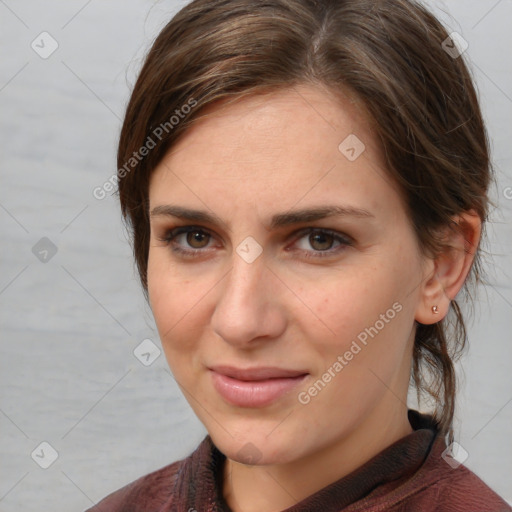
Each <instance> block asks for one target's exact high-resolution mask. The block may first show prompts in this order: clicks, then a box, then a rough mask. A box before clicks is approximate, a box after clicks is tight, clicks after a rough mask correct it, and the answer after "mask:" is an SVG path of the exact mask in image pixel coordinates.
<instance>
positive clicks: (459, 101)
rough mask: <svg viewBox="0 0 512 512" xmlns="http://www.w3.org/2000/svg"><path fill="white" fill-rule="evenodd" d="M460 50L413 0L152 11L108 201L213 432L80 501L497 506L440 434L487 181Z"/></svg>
mask: <svg viewBox="0 0 512 512" xmlns="http://www.w3.org/2000/svg"><path fill="white" fill-rule="evenodd" d="M461 51H462V48H461V47H460V42H458V41H457V39H456V38H455V36H452V37H450V36H449V35H448V33H447V32H446V31H445V29H444V28H443V27H442V26H441V25H440V23H439V22H438V21H437V20H436V19H435V18H434V17H433V16H432V15H431V14H430V13H429V12H427V11H426V10H425V9H424V8H423V7H421V6H420V5H418V4H416V3H415V2H412V1H406V0H383V1H379V2H375V1H366V0H346V1H341V0H330V1H329V0H317V1H315V0H269V1H265V2H250V1H249V0H214V1H212V0H195V1H193V2H192V3H190V4H189V5H187V6H185V7H184V8H183V9H182V10H181V11H180V12H179V13H178V14H177V15H176V16H175V17H174V18H173V20H171V22H170V23H169V24H168V25H167V26H166V27H165V28H164V29H163V30H162V32H161V33H160V35H159V36H158V38H157V39H156V41H155V43H154V44H153V47H152V48H151V50H150V52H149V54H148V56H147V59H146V62H145V64H144V67H143V69H142V71H141V73H140V76H139V78H138V81H137V83H136V85H135V88H134V91H133V94H132V97H131V100H130V103H129V105H128V108H127V112H126V117H125V120H124V124H123V128H122V133H121V138H120V143H119V151H118V164H119V165H118V168H119V171H118V181H119V196H120V201H121V208H122V212H123V215H124V216H125V218H126V220H127V221H128V223H129V226H130V228H131V230H132V234H133V243H134V254H135V259H136V261H137V265H138V270H139V273H140V277H141V282H142V285H143V288H144V291H145V293H146V297H147V298H148V300H149V303H150V305H151V308H152V311H153V314H154V317H155V320H156V324H157V327H158V331H159V335H160V338H161V341H162V346H163V348H164V351H165V354H166V357H167V360H168V363H169V366H170V368H171V370H172V372H173V374H174V376H175V378H176V381H177V382H178V384H179V385H180V387H181V389H182V390H183V392H184V394H185V397H186V398H187V400H188V401H189V403H190V405H191V407H192V408H193V409H194V411H195V413H196V414H197V416H198V417H199V419H200V420H201V421H202V423H203V424H204V425H205V427H206V429H207V431H208V436H207V437H206V438H205V440H204V441H203V442H202V443H201V444H200V446H199V447H198V448H197V449H196V450H195V451H194V453H192V454H191V455H190V456H189V457H188V458H186V459H184V460H183V461H178V462H175V463H174V464H171V465H170V466H167V467H165V468H163V469H160V470H158V471H156V472H154V473H152V474H150V475H147V476H145V477H142V478H140V479H139V480H137V481H136V482H133V483H132V484H130V485H128V486H126V487H125V488H123V489H121V490H119V491H117V492H115V493H113V494H111V495H110V496H109V497H107V498H106V499H105V500H103V501H102V502H101V503H100V504H98V505H97V507H95V509H97V510H105V511H129V510H133V511H135V510H137V511H139V510H140V511H142V510H144V511H171V510H172V511H178V510H179V511H189V512H190V511H194V510H195V511H203V510H212V511H213V510H218V511H221V510H222V511H227V510H231V511H234V512H267V511H268V512H274V511H280V510H288V511H311V510H323V511H325V510H332V511H338V510H347V511H348V510H354V511H355V510H375V511H377V510H379V511H381V510H396V511H398V510H404V511H405V510H407V511H410V510H414V511H423V510H432V511H433V510H443V511H447V510H453V511H457V510H464V511H466V510H479V511H481V510H486V511H487V510H488V511H491V510H492V511H498V510H500V511H502V510H503V511H504V510H511V509H510V507H509V506H508V505H507V504H506V503H505V501H503V500H502V499H501V498H500V497H499V496H497V495H496V494H495V493H494V492H493V491H492V490H491V489H490V488H489V487H487V486H486V485H485V484H484V483H483V482H482V481H481V480H480V479H479V478H478V477H476V476H475V475H474V474H473V473H471V472H470V471H469V470H468V469H466V468H465V467H464V466H463V465H461V464H460V460H457V459H456V458H454V453H455V452H456V451H457V450H459V458H460V454H461V453H462V455H464V451H463V448H461V447H459V446H458V445H457V444H456V443H452V441H453V432H452V421H453V415H454V403H455V374H454V367H453V359H454V357H455V356H456V355H457V353H458V352H459V351H460V349H461V348H462V346H463V345H464V341H465V327H464V319H463V317H462V313H461V311H460V310H459V307H458V306H457V302H456V301H455V298H456V296H457V295H458V294H459V292H460V291H461V290H465V289H466V283H468V282H469V281H470V280H471V279H472V278H477V277H478V273H479V252H478V249H479V245H480V240H481V234H482V229H483V225H484V222H485V220H486V216H487V189H488V186H489V183H490V181H491V178H492V176H491V170H490V164H489V155H488V144H487V138H486V132H485V127H484V125H483V122H482V117H481V113H480V109H479V105H478V101H477V97H476V94H475V90H474V87H473V84H472V82H471V79H470V76H469V74H468V71H467V68H466V66H465V64H464V61H463V57H462V56H461ZM411 381H412V384H413V385H414V387H415V388H416V391H417V394H418V398H420V399H425V400H426V401H427V402H428V400H430V403H433V404H434V407H433V410H432V411H430V413H428V414H427V413H424V414H420V413H419V412H417V411H414V410H411V409H408V406H407V395H408V390H409V384H410V382H411ZM462 458H463V457H462ZM91 510H92V509H91Z"/></svg>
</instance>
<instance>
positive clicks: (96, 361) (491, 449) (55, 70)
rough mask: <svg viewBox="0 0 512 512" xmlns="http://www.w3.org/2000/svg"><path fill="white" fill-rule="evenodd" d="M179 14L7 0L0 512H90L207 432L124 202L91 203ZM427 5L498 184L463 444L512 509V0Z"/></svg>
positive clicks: (465, 399) (461, 428)
mask: <svg viewBox="0 0 512 512" xmlns="http://www.w3.org/2000/svg"><path fill="white" fill-rule="evenodd" d="M182 5H184V3H183V2H181V3H178V2H175V1H165V2H164V1H162V2H156V3H155V2H151V1H149V0H132V1H130V2H125V1H122V0H110V1H108V2H106V1H100V0H89V1H85V0H72V1H71V0H68V1H66V2H56V1H48V2H36V1H35V0H20V1H17V2H15V1H14V0H0V42H1V69H0V112H1V118H0V119H1V124H0V151H1V154H0V165H1V188H0V224H1V230H2V238H1V240H2V242H1V247H2V249H1V273H0V315H1V335H2V337H1V356H0V385H1V399H0V432H1V438H0V449H1V462H0V511H1V512H15V511H16V512H18V511H20V510H23V511H24V512H32V511H34V512H35V511H36V510H37V511H38V510H52V511H54V512H60V511H62V512H64V511H66V512H69V511H71V510H74V511H80V510H83V509H85V508H87V507H90V506H92V504H93V503H96V502H97V501H98V500H99V499H100V498H102V497H104V496H105V495H106V494H108V493H110V492H111V491H113V490H115V489H117V488H119V487H121V486H122V485H124V484H127V483H128V482H131V481H132V480H134V479H135V478H137V477H139V476H142V475H144V474H146V473H148V472H150V471H152V470H155V469H158V468H160V467H162V466H164V465H167V464H169V463H170V462H172V461H174V460H177V459H179V458H182V457H185V456H187V455H188V454H189V453H191V451H192V450H193V449H194V448H195V447H196V446H197V445H198V444H199V442H200V441H201V440H202V439H203V437H204V435H205V434H206V432H205V429H204V427H203V426H202V425H201V424H200V423H199V421H198V420H197V419H196V418H195V416H194V414H193V413H192V411H191V409H190V407H189V406H188V404H187V402H186V401H185V399H184V397H183V396H182V393H181V391H180V390H179V388H178V386H177V384H176V383H175V381H174V379H173V377H172V375H171V374H170V371H169V370H168V367H167V363H166V361H165V357H164V355H163V352H162V353H160V355H159V352H158V349H161V345H160V341H159V339H158V335H157V332H156V329H155V327H154V321H153V319H152V316H151V312H150V310H149V307H148V306H147V305H146V304H145V302H144V299H143V296H142V292H141V289H140V287H139V284H138V281H137V276H136V274H135V267H134V264H133V262H132V254H131V249H130V247H129V245H128V243H127V240H126V233H125V230H124V228H123V225H122V222H121V218H120V213H119V207H118V202H117V197H116V196H111V195H110V194H107V197H106V198H105V199H103V200H99V199H96V198H95V197H94V195H93V190H94V189H95V188H96V187H98V186H102V184H103V183H104V182H105V181H107V180H108V179H109V178H110V177H111V176H112V175H113V174H114V173H115V172H116V163H115V151H116V143H117V139H118V134H119V129H120V125H121V119H122V116H123V109H124V107H125V105H126V102H127V100H128V97H129V92H130V90H131V87H132V85H133V83H134V80H135V77H136V74H137V72H138V71H139V69H140V66H141V62H142V58H143V56H144V54H145V51H146V50H147V49H148V47H149V45H150V44H151V42H152V40H153V39H154V37H155V36H156V34H157V33H158V32H159V30H160V29H161V28H162V27H163V26H164V25H165V24H166V23H167V21H168V20H169V19H170V18H171V17H172V15H173V14H174V13H175V12H176V11H177V10H178V9H179V8H180V7H181V6H182ZM429 5H430V6H431V7H432V8H433V9H434V11H435V12H436V14H437V15H438V16H440V17H441V19H442V20H444V22H445V23H446V24H447V25H448V27H449V29H450V30H449V31H450V32H452V31H456V32H458V33H460V34H461V35H462V36H463V38H464V39H465V40H466V41H467V43H468V48H467V50H466V52H465V55H466V56H467V58H468V59H469V61H470V64H471V68H472V72H473V75H474V77H475V79H476V82H477V86H478V89H479V92H480V96H481V102H482V108H483V111H484V115H485V118H486V120H487V123H488V129H489V134H490V137H491V140H492V149H493V159H494V164H495V166H496V170H497V174H498V185H497V187H495V188H494V189H493V191H492V193H493V198H494V201H495V203H496V206H497V208H496V210H495V211H494V212H493V216H492V218H493V221H492V224H491V225H490V226H489V237H490V244H489V246H488V251H489V252H490V253H491V254H492V259H489V260H488V261H489V264H488V266H487V272H488V284H487V285H486V286H483V287H481V289H480V291H479V296H478V300H477V304H476V305H477V308H476V314H475V317H474V321H473V323H472V325H471V328H470V332H469V348H470V350H469V352H468V354H467V355H466V356H465V357H464V358H463V360H462V363H461V364H460V365H459V366H458V371H459V375H460V377H461V379H462V380H461V385H462V387H461V389H460V392H459V399H458V409H457V417H456V422H455V426H456V440H457V441H458V442H459V443H460V445H461V446H462V447H463V448H464V450H465V451H466V452H467V454H468V458H467V460H466V461H465V464H466V465H467V466H468V467H469V468H470V469H472V470H473V471H474V472H475V473H476V474H477V475H479V476H480V477H481V478H482V479H483V480H484V481H485V482H486V483H487V484H488V485H490V486H491V487H492V488H493V489H494V490H495V491H497V492H498V493H499V494H501V495H502V496H503V497H504V498H505V499H507V500H508V501H510V502H512V481H511V475H512V442H511V438H510V426H511V425H512V386H511V378H510V367H511V362H512V343H511V332H512V321H511V318H512V290H511V282H512V279H511V268H512V257H511V253H512V250H511V249H512V227H511V223H510V220H511V216H512V174H511V170H510V169H511V163H512V159H511V156H512V144H511V142H510V141H511V136H512V115H511V114H512V75H511V67H512V66H511V62H510V47H511V44H512V37H511V31H510V20H511V19H512V2H511V1H510V0H499V1H496V0H485V1H483V0H482V1H478V2H477V1H472V2H469V1H468V0H454V1H451V0H450V1H445V2H442V3H441V2H439V1H436V2H435V3H430V4H429ZM143 340H151V341H146V342H144V343H145V344H144V345H142V346H141V345H140V344H141V343H142V342H143ZM143 354H144V355H143ZM148 354H150V355H148ZM137 355H138V356H139V358H137ZM41 443H43V444H41ZM45 468H46V469H45Z"/></svg>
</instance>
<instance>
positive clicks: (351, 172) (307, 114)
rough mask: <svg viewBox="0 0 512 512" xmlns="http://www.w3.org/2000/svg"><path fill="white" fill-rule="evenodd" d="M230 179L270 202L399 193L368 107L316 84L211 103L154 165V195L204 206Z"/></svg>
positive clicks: (152, 198) (227, 187)
mask: <svg viewBox="0 0 512 512" xmlns="http://www.w3.org/2000/svg"><path fill="white" fill-rule="evenodd" d="M233 186H236V189H237V190H236V193H237V194H238V195H243V194H245V195H246V199H247V200H251V201H252V200H254V199H255V194H257V196H258V202H259V203H260V204H264V203H265V201H266V200H267V201H268V206H269V207H270V206H271V204H272V203H275V202H276V201H279V202H280V206H281V207H282V206H287V205H288V206H290V207H291V205H293V204H294V203H297V201H299V200H301V198H303V200H307V199H308V198H311V199H312V200H313V199H314V197H315V196H318V195H319V194H320V195H325V194H328V193H330V194H331V195H332V194H335V195H336V194H338V195H343V194H345V193H346V194H351V196H352V199H358V200H362V199H364V196H366V202H368V201H369V202H372V198H373V197H374V196H375V195H376V194H377V195H379V194H380V195H381V196H382V198H386V196H389V195H393V194H395V195H396V187H395V186H394V184H393V183H391V179H390V177H389V176H388V174H387V172H386V171H385V168H384V165H383V162H382V158H381V151H380V149H379V147H378V144H377V143H376V139H375V135H374V133H373V130H372V125H371V123H370V122H369V120H368V116H367V115H366V114H365V111H364V109H362V108H361V106H360V105H359V104H358V102H357V101H355V100H353V99H352V98H351V97H350V96H345V97H341V96H340V97H334V96H333V95H332V94H331V93H329V92H328V91H326V90H325V89H323V88H320V87H313V86H300V87H299V86H297V87H293V88H290V89H286V90H281V91H277V92H273V93H269V94H265V95H257V96H248V97H245V98H242V99H240V100H238V101H236V102H234V103H227V102H222V103H220V104H214V105H210V106H208V107H207V108H206V109H205V110H204V111H203V112H202V117H201V118H199V119H198V121H197V122H196V123H195V124H194V125H193V126H192V127H191V128H189V130H188V131H187V133H185V134H184V136H183V137H182V138H181V139H180V140H179V141H178V143H177V144H176V145H175V146H174V147H173V148H172V149H171V151H170V152H169V153H168V154H167V155H166V156H165V158H164V159H163V160H162V162H161V163H160V164H159V165H158V166H157V168H156V169H155V171H154V172H153V175H152V177H151V183H150V203H152V205H155V204H156V203H158V202H163V201H165V200H166V199H168V198H169V194H171V195H172V196H173V197H176V198H185V197H188V198H189V199H190V200H192V201H193V202H194V203H196V205H197V206H199V204H200V202H201V199H204V202H206V198H209V199H210V198H211V197H212V195H219V194H220V195H224V197H225V196H226V193H228V194H229V193H230V192H234V189H233V188H232V187H233ZM194 195H195V196H196V197H195V198H194V197H193V196H194ZM395 199H396V197H395ZM203 206H204V205H203Z"/></svg>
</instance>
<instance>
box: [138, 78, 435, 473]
mask: <svg viewBox="0 0 512 512" xmlns="http://www.w3.org/2000/svg"><path fill="white" fill-rule="evenodd" d="M209 112H210V115H209V116H208V117H206V118H203V119H201V120H200V121H199V122H198V123H197V125H195V126H194V127H193V128H191V129H190V130H189V131H188V132H187V133H186V134H185V136H184V137H183V138H182V139H181V140H180V141H179V143H178V144H177V145H176V146H175V147H174V148H173V150H172V151H171V152H170V153H169V154H168V155H167V156H166V157H165V158H164V159H163V160H162V162H161V163H160V164H159V165H158V167H157V168H156V169H155V171H154V173H153V175H152V179H151V182H150V188H149V199H150V211H151V242H150V250H149V262H148V291H149V298H150V303H151V308H152V311H153V314H154V317H155V320H156V324H157V327H158V331H159V334H160V338H161V341H162V345H163V348H164V351H165V354H166V357H167V360H168V363H169V366H170V368H171V370H172V372H173V374H174V376H175V378H176V380H177V382H178V383H179V385H180V386H181V388H182V390H183V392H184V395H185V397H186V398H187V400H188V401H189V403H190V405H191V407H192V408H193V409H194V411H195V413H196V414H197V416H198V417H199V419H200V420H201V421H202V423H203V424H204V425H205V427H206V428H207V430H208V432H209V434H210V435H211V437H212V439H213V441H214V443H215V444H216V445H217V446H218V447H219V449H220V450H221V451H222V452H223V453H224V454H226V455H227V456H228V457H229V458H231V459H233V460H236V461H239V462H255V463H258V464H279V463H286V462H290V461H294V460H297V459H298V458H300V457H306V456H308V455H312V454H314V453H317V452H319V451H321V450H323V449H330V448H331V447H333V446H336V445H337V444H341V443H344V442H346V441H347V440H348V439H351V438H354V436H363V438H364V439H366V440H367V442H368V443H370V445H371V443H372V441H371V439H375V435H376V432H378V431H382V430H383V428H384V430H385V427H386V426H388V425H392V423H393V421H396V418H397V417H400V418H405V417H406V416H405V415H406V410H407V408H406V404H405V402H406V395H407V388H408V383H409V375H410V364H411V357H412V343H413V339H414V320H415V315H416V314H417V309H418V307H419V304H420V302H421V283H422V280H423V279H424V278H425V277H426V276H425V274H424V270H423V266H422V261H423V260H422V257H421V255H420V252H419V249H418V245H417V241H416V238H415V235H414V232H413V229H412V226H411V224H410V220H409V218H408V215H407V213H406V210H405V208H404V205H403V202H402V200H401V198H400V196H399V193H398V191H397V189H396V187H395V186H394V184H393V182H392V181H391V179H390V178H389V176H388V175H387V174H386V172H385V170H384V166H383V163H382V158H381V156H380V154H379V152H378V146H377V143H376V140H375V138H374V135H373V134H372V132H371V128H370V127H369V124H368V123H367V122H366V121H365V117H364V115H363V113H362V112H361V111H359V110H358V109H357V108H356V104H355V103H353V102H351V101H350V100H349V99H346V100H344V101H341V100H339V101H335V100H334V98H333V97H332V96H330V95H328V94H327V93H326V92H325V91H323V90H322V89H320V88H315V87H312V86H301V87H297V88H293V89H289V90H286V91H281V92H277V93H273V94H271V95H266V96H260V97H255V96H253V97H249V98H245V99H243V100H240V101H239V102H238V103H235V104H232V105H224V104H221V105H220V106H219V105H217V106H215V107H214V108H211V107H210V108H209Z"/></svg>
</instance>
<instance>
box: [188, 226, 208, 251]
mask: <svg viewBox="0 0 512 512" xmlns="http://www.w3.org/2000/svg"><path fill="white" fill-rule="evenodd" d="M209 236H210V235H209V234H208V233H205V232H204V231H198V230H196V231H189V232H188V233H187V244H188V245H189V246H190V247H192V248H193V249H202V248H203V247H206V246H207V245H208V242H209Z"/></svg>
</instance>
